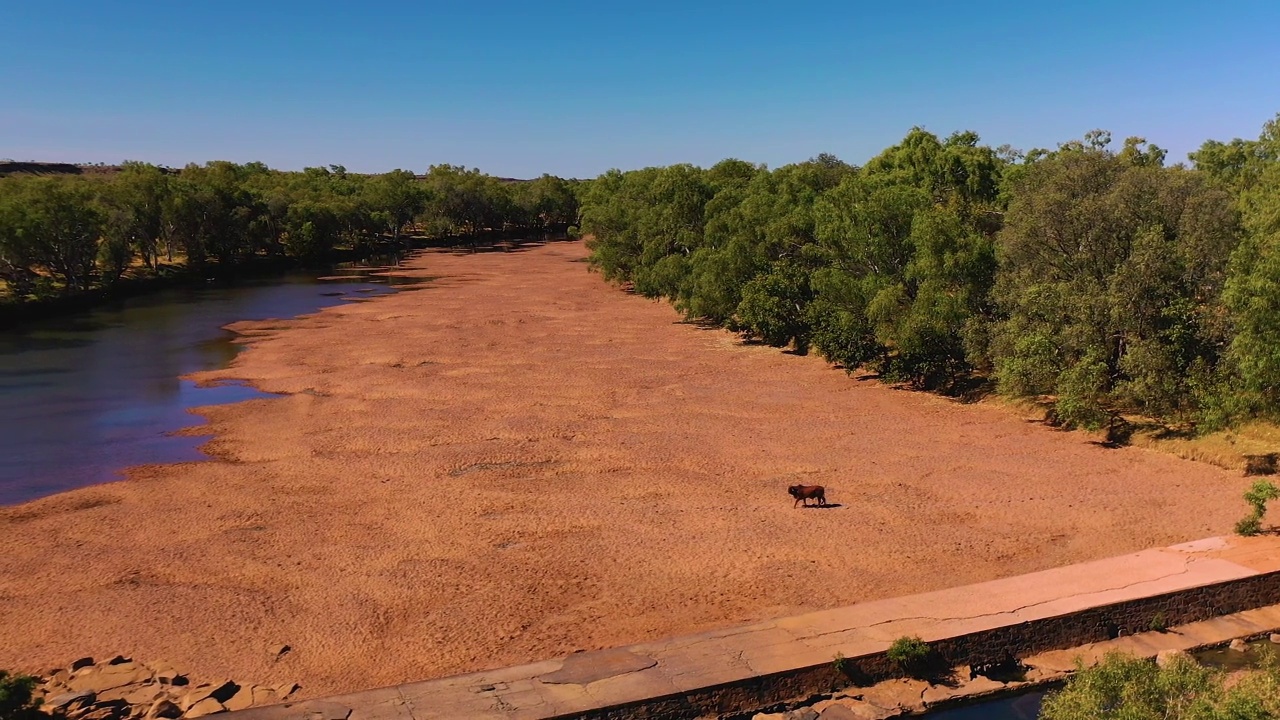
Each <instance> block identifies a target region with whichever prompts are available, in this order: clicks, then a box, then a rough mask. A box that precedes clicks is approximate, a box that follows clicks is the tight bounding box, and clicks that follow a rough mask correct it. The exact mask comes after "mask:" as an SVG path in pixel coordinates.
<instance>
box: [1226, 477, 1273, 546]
mask: <svg viewBox="0 0 1280 720" xmlns="http://www.w3.org/2000/svg"><path fill="white" fill-rule="evenodd" d="M1277 497H1280V488H1277V487H1276V486H1275V485H1274V484H1272V483H1271V481H1269V480H1256V481H1254V483H1253V485H1252V486H1251V487H1250V488H1249V490H1248V491H1247V492H1245V494H1244V501H1245V502H1246V503H1248V504H1249V514H1248V515H1247V516H1245V517H1244V519H1242V520H1240V522H1238V523H1236V534H1238V535H1257V534H1258V533H1260V532H1262V518H1263V517H1264V516H1265V515H1266V514H1267V502H1268V501H1271V500H1275V499H1276V498H1277Z"/></svg>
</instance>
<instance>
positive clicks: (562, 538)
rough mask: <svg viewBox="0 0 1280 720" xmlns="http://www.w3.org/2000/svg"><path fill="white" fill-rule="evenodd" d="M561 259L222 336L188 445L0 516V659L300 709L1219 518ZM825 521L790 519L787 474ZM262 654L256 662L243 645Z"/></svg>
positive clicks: (1163, 463) (988, 415)
mask: <svg viewBox="0 0 1280 720" xmlns="http://www.w3.org/2000/svg"><path fill="white" fill-rule="evenodd" d="M585 255H586V251H585V250H584V248H583V247H582V246H581V245H580V244H576V243H566V244H552V245H547V246H544V247H540V248H535V249H531V250H528V251H525V252H518V253H514V252H513V253H488V254H477V255H453V254H447V253H432V254H426V255H424V256H421V257H419V258H418V259H416V260H414V261H412V262H411V263H410V266H411V267H414V268H418V269H419V270H417V271H416V272H417V274H419V275H424V276H425V275H430V276H434V277H438V279H437V280H435V281H434V282H433V283H431V284H430V285H428V286H427V287H426V288H425V289H421V290H417V291H413V292H405V293H401V294H396V295H391V296H387V297H382V298H379V299H376V300H373V301H370V302H365V303H357V304H351V305H346V306H343V307H340V308H332V309H329V310H326V311H324V312H321V313H318V314H316V315H313V316H309V317H306V318H302V319H299V320H296V321H291V322H279V323H259V324H256V325H253V326H246V327H244V328H241V329H242V331H244V332H246V333H247V339H248V341H249V342H250V343H251V347H250V348H249V349H248V350H247V351H245V352H244V353H242V354H241V355H240V356H239V357H238V358H237V360H236V361H235V364H234V367H232V368H231V369H230V370H227V371H225V372H221V373H213V374H210V375H209V376H208V377H207V378H206V379H209V378H213V377H237V378H245V379H248V380H251V381H252V382H253V383H255V384H256V385H258V386H259V387H261V388H263V389H265V390H270V391H274V392H280V393H288V394H287V395H285V396H283V397H281V398H280V399H273V400H260V401H251V402H247V403H243V404H239V405H234V406H223V407H215V408H210V409H209V410H208V412H207V416H208V418H209V419H210V421H211V423H212V425H211V429H212V430H213V431H214V432H215V433H216V437H215V438H214V439H213V440H212V441H211V442H210V445H209V449H210V451H211V452H212V453H213V454H214V455H216V456H217V457H218V458H219V459H218V460H217V461H212V462H205V463H192V464H185V465H173V466H158V467H146V468H140V469H138V470H136V471H135V472H134V473H133V475H132V478H131V479H130V480H128V481H125V482H120V483H115V484H110V485H103V486H98V487H92V488H87V489H84V490H78V491H75V492H69V493H66V494H63V495H58V496H55V497H51V498H47V499H44V500H39V501H36V502H32V503H28V504H25V505H20V506H16V507H10V508H4V509H0V612H2V613H3V618H4V620H3V622H2V623H0V667H9V668H22V669H28V670H35V669H40V668H41V667H49V666H53V665H58V664H63V665H65V664H66V663H67V662H68V661H69V660H71V659H73V658H75V657H78V656H80V655H83V654H96V655H104V656H105V655H109V654H112V653H117V652H119V653H124V654H129V655H133V656H135V657H137V658H139V659H164V660H168V661H170V662H173V663H174V664H175V665H176V666H178V667H180V668H183V669H185V670H190V671H192V672H194V673H196V674H198V675H200V676H204V677H217V676H223V677H227V676H229V677H234V678H236V679H238V680H245V681H253V682H259V683H269V682H279V681H285V680H298V681H301V682H302V684H303V685H304V690H303V692H304V694H306V695H310V696H315V695H320V694H327V693H333V692H336V691H345V690H353V689H357V688H361V687H367V686H375V685H385V684H389V683H396V682H400V681H407V680H413V679H421V678H426V677H431V676H439V675H445V674H450V673H457V672H462V671H468V670H476V669H481V668H488V667H495V666H501V665H506V664H513V663H518V662H522V661H528V660H533V659H539V658H544V657H547V656H554V655H556V654H561V653H568V652H570V651H573V650H575V649H578V648H583V649H588V648H600V647H606V646H612V645H618V644H625V643H631V642H636V641H641V640H645V639H652V638H658V637H662V636H668V635H673V634H679V633H687V632H691V631H698V630H703V629H707V628H712V627H715V626H724V625H729V624H733V623H740V622H744V621H749V620H755V619H760V618H765V617H769V616H775V615H781V614H787V613H796V612H800V611H806V610H812V609H817V608H824V607H831V606H838V605H843V604H849V603H854V602H857V601H859V600H865V599H868V598H878V597H886V596H892V595H895V594H904V593H912V592H917V591H923V590H930V589H936V588H941V587H945V586H952V585H957V584H962V583H971V582H975V581H980V580H987V579H991V578H995V577H1000V576H1006V575H1012V574H1017V573H1024V572H1028V571H1032V570H1038V569H1042V568H1047V567H1051V566H1056V565H1062V564H1066V563H1071V562H1075V561H1080V560H1086V559H1091V558H1098V557H1104V556H1109V555H1113V554H1119V553H1124V552H1128V551H1133V550H1137V549H1140V548H1145V547H1149V546H1154V545H1164V544H1169V543H1173V542H1177V541H1183V540H1189V539H1193V538H1199V537H1204V536H1208V535H1213V534H1221V533H1225V532H1229V531H1230V528H1231V523H1232V521H1234V520H1235V519H1236V518H1237V516H1239V515H1240V514H1241V512H1242V509H1243V507H1242V504H1241V501H1240V499H1239V498H1240V492H1241V489H1242V487H1243V485H1244V481H1243V480H1242V479H1241V478H1239V477H1238V476H1234V475H1230V474H1228V473H1226V472H1225V471H1222V470H1219V469H1216V468H1213V467H1210V466H1207V465H1202V464H1196V463H1193V462H1189V461H1185V460H1180V459H1178V458H1175V457H1172V456H1169V455H1163V454H1158V453H1155V452H1151V451H1144V450H1137V449H1125V450H1107V449H1103V448H1100V447H1097V446H1094V445H1091V444H1089V443H1088V442H1086V440H1087V438H1085V437H1083V436H1081V435H1079V434H1073V433H1062V432H1056V431H1053V430H1050V429H1047V428H1045V427H1043V426H1041V425H1039V424H1035V423H1031V422H1028V421H1026V420H1024V419H1022V418H1020V417H1017V416H1016V415H1015V414H1013V413H1011V412H1008V411H1005V410H1003V409H1001V408H997V407H980V406H964V405H959V404H956V403H954V402H951V401H949V400H946V399H943V398H939V397H934V396H930V395H925V394H920V393H911V392H904V391H899V390H894V389H891V388H889V387H886V386H884V385H881V384H879V383H877V382H874V381H866V380H858V379H853V378H849V377H846V376H845V374H844V373H842V372H840V371H838V370H833V369H831V368H830V367H828V366H827V365H826V364H825V363H823V362H822V361H821V360H820V359H818V358H816V357H808V358H802V357H795V356H792V355H787V354H783V353H781V352H779V351H777V350H774V349H770V348H762V347H746V346H743V345H742V344H740V343H739V342H738V341H737V339H736V338H735V337H734V336H732V335H730V334H728V333H725V332H723V331H719V330H706V329H700V328H698V327H695V326H693V325H689V324H684V323H681V322H679V317H678V316H677V315H676V313H675V312H674V311H673V310H672V309H671V308H670V307H669V306H667V305H666V304H663V303H657V302H650V301H647V300H644V299H643V298H639V297H634V296H630V295H627V294H624V293H622V292H620V291H618V290H617V289H615V288H611V287H609V286H607V285H606V284H604V283H603V282H602V281H601V280H600V278H599V277H598V276H597V275H594V274H590V273H588V272H587V266H586V265H585V264H584V263H583V262H582V261H583V258H584V257H585ZM797 482H803V483H805V484H822V485H825V486H826V487H827V489H828V491H827V497H828V499H829V500H830V501H831V502H833V503H838V504H839V505H840V507H837V508H832V509H808V510H805V509H792V507H791V505H792V498H791V497H790V496H789V495H787V492H786V488H787V486H788V485H789V484H793V483H797ZM281 643H287V644H289V645H291V646H292V647H293V651H292V652H291V653H289V654H288V655H286V656H284V658H283V659H281V660H279V661H278V662H273V660H272V658H271V657H270V656H269V655H268V650H269V648H271V647H272V646H275V645H278V644H281Z"/></svg>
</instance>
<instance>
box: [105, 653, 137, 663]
mask: <svg viewBox="0 0 1280 720" xmlns="http://www.w3.org/2000/svg"><path fill="white" fill-rule="evenodd" d="M131 662H133V658H127V657H125V656H123V655H117V656H115V657H113V658H111V659H110V660H108V661H107V664H108V665H123V664H125V663H131Z"/></svg>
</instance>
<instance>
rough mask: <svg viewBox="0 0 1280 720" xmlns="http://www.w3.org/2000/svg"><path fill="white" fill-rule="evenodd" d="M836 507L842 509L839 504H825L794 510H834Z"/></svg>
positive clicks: (805, 506)
mask: <svg viewBox="0 0 1280 720" xmlns="http://www.w3.org/2000/svg"><path fill="white" fill-rule="evenodd" d="M838 507H844V506H843V505H841V504H840V503H827V504H826V505H801V506H800V507H798V508H796V509H797V510H798V509H800V508H804V509H805V510H834V509H836V508H838Z"/></svg>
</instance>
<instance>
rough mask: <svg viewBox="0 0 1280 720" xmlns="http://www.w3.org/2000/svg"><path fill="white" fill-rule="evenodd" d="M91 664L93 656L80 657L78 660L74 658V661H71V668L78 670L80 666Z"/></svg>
mask: <svg viewBox="0 0 1280 720" xmlns="http://www.w3.org/2000/svg"><path fill="white" fill-rule="evenodd" d="M92 664H93V658H91V657H82V658H80V659H79V660H76V661H75V662H73V663H71V669H72V670H79V669H80V668H84V667H89V666H90V665H92Z"/></svg>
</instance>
